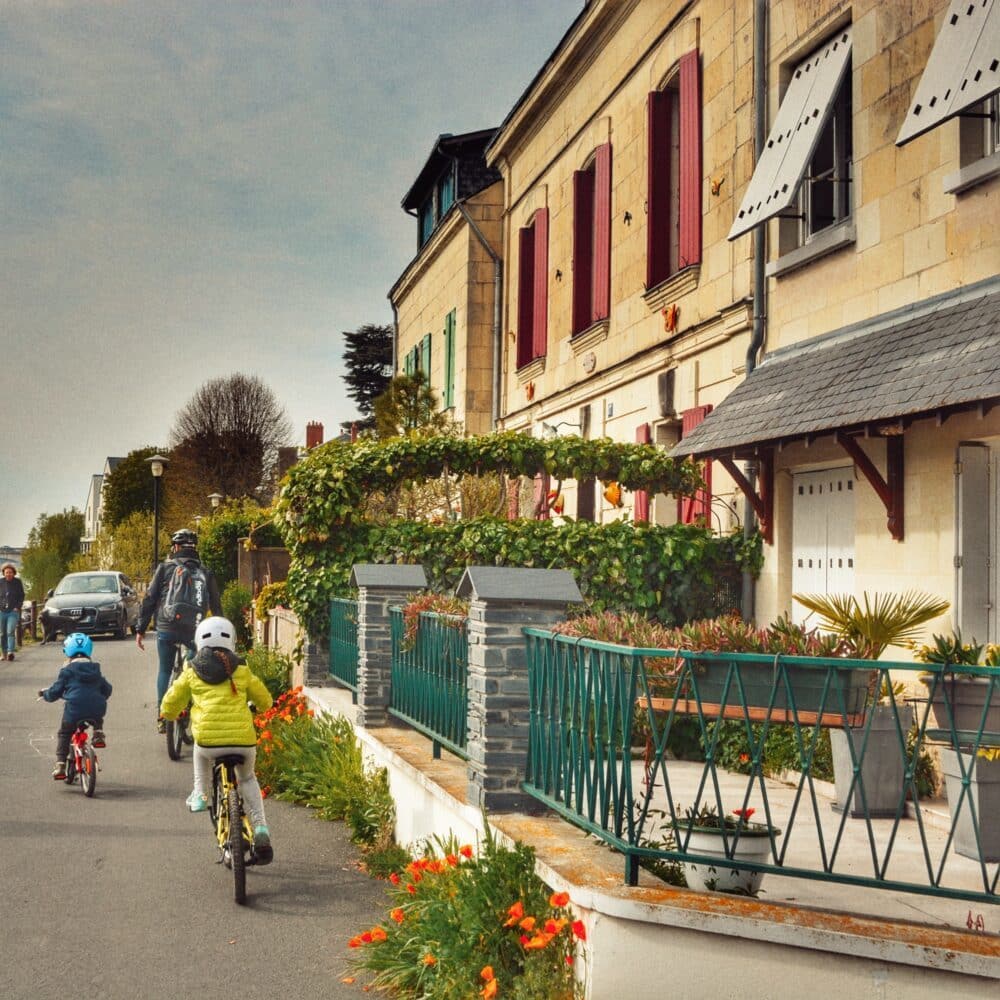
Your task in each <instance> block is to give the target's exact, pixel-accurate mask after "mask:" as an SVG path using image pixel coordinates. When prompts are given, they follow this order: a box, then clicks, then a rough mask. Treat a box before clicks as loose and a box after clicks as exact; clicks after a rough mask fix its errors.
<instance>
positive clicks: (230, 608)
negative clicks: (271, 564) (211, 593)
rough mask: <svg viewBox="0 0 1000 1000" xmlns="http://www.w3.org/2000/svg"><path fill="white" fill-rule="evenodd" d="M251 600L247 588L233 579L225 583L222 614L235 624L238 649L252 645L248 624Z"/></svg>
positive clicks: (251, 597) (251, 596)
mask: <svg viewBox="0 0 1000 1000" xmlns="http://www.w3.org/2000/svg"><path fill="white" fill-rule="evenodd" d="M252 600H253V595H252V594H251V593H250V591H249V589H248V588H246V587H244V586H243V585H242V584H241V583H237V582H236V581H235V580H234V581H232V582H231V583H228V584H226V588H225V590H223V591H222V616H223V617H224V618H228V619H229V620H230V621H231V622H232V623H233V624H234V625H235V626H236V644H237V645H238V646H239V647H240V649H249V648H250V647H251V646H252V645H253V636H252V635H251V634H250V625H249V617H250V602H251V601H252Z"/></svg>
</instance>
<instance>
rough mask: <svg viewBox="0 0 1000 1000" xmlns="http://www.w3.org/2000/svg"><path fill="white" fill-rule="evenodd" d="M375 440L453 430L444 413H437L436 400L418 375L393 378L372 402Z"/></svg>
mask: <svg viewBox="0 0 1000 1000" xmlns="http://www.w3.org/2000/svg"><path fill="white" fill-rule="evenodd" d="M372 410H373V412H374V415H375V436H376V437H378V438H381V439H383V440H384V439H386V438H392V437H399V436H401V435H403V434H409V433H410V432H411V431H426V432H427V433H430V434H436V433H441V432H445V431H447V430H449V429H450V428H451V427H453V426H454V421H453V420H452V419H451V417H450V416H448V414H447V413H444V412H443V411H441V410H439V409H438V400H437V396H435V395H434V390H433V389H432V388H431V387H430V386H429V385H428V384H427V377H426V376H425V375H424V373H423V372H421V371H416V372H414V373H413V374H412V375H396V376H395V377H394V378H393V379H391V380H390V382H389V387H388V388H387V389H386V391H385V392H384V393H382V395H381V396H379V397H378V399H376V400H375V402H374V404H373V407H372Z"/></svg>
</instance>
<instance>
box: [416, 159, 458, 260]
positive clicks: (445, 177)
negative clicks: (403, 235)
mask: <svg viewBox="0 0 1000 1000" xmlns="http://www.w3.org/2000/svg"><path fill="white" fill-rule="evenodd" d="M454 204H455V172H454V169H453V168H451V167H449V168H448V170H447V172H446V173H443V174H442V175H441V176H440V177H439V178H438V179H437V181H436V182H435V184H434V187H433V188H432V189H431V193H430V194H429V195H428V196H427V198H426V200H425V201H424V202H423V204H422V205H421V206H420V209H419V210H418V212H417V244H418V246H420V247H422V246H423V245H424V244H425V243H426V242H427V241H428V240H429V239H430V238H431V236H432V235H433V233H434V228H435V227H436V226H437V224H438V223H439V222H440V221H441V220H442V219H443V218H444V217H445V215H447V214H448V209H449V208H451V206H452V205H454Z"/></svg>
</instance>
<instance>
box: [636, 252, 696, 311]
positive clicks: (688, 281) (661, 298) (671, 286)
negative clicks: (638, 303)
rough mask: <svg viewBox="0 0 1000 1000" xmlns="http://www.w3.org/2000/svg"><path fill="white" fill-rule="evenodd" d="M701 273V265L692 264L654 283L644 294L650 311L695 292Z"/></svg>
mask: <svg viewBox="0 0 1000 1000" xmlns="http://www.w3.org/2000/svg"><path fill="white" fill-rule="evenodd" d="M700 275H701V265H700V264H692V265H690V267H686V268H684V270H683V271H678V272H677V273H676V274H672V275H670V277H669V278H665V279H664V280H663V281H661V282H660V283H659V284H658V285H653V287H652V288H650V289H648V290H647V291H646V292H645V293H644V294H643V296H642V298H643V301H644V302H645V303H646V305H647V306H649V310H650V312H659V311H660V310H661V309H663V308H664V306H666V305H668V304H669V303H671V302H673V301H674V300H675V299H678V298H680V297H681V296H682V295H687V293H688V292H693V291H694V290H695V289H696V288H697V287H698V278H699V276H700Z"/></svg>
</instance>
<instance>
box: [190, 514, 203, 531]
mask: <svg viewBox="0 0 1000 1000" xmlns="http://www.w3.org/2000/svg"><path fill="white" fill-rule="evenodd" d="M191 520H192V521H194V530H195V531H197V530H198V529H199V528H200V527H201V514H195V516H194V517H193V518H191Z"/></svg>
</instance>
